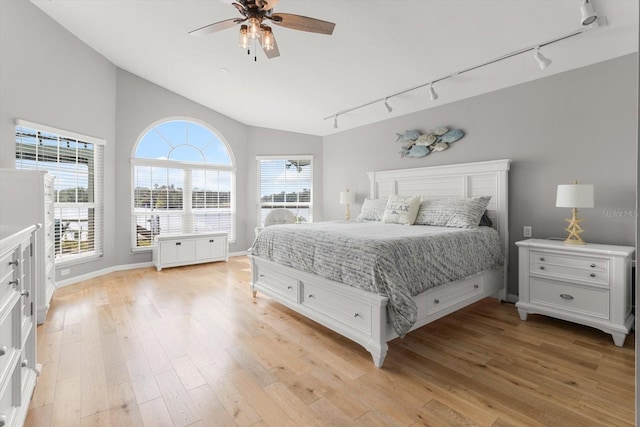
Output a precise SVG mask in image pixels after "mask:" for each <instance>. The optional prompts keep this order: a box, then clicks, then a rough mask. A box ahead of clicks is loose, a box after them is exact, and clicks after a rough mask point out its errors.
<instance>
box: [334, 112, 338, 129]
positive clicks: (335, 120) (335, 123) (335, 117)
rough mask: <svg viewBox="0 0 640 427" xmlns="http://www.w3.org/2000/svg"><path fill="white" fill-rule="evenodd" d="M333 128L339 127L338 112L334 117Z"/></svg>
mask: <svg viewBox="0 0 640 427" xmlns="http://www.w3.org/2000/svg"><path fill="white" fill-rule="evenodd" d="M333 128H334V129H338V115H337V114H336V115H335V116H334V117H333Z"/></svg>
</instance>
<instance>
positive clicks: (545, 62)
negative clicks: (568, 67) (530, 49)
mask: <svg viewBox="0 0 640 427" xmlns="http://www.w3.org/2000/svg"><path fill="white" fill-rule="evenodd" d="M533 57H534V58H535V60H536V61H538V65H539V66H540V69H541V70H544V69H545V68H547V67H548V66H549V65H551V60H550V59H549V58H545V56H544V55H543V54H542V52H540V46H538V47H536V54H535V55H533Z"/></svg>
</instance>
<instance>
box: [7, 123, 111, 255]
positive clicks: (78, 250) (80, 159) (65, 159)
mask: <svg viewBox="0 0 640 427" xmlns="http://www.w3.org/2000/svg"><path fill="white" fill-rule="evenodd" d="M104 144H105V141H103V140H101V139H98V138H93V137H90V136H84V135H80V134H77V133H73V132H68V131H63V130H59V129H55V128H51V127H48V126H43V125H38V124H35V123H30V122H26V121H22V120H19V121H17V122H16V169H38V170H46V171H48V172H49V173H50V174H51V175H52V176H54V177H55V179H54V190H55V201H54V216H55V256H56V264H60V263H64V262H67V261H69V262H71V261H74V260H79V259H86V258H91V257H96V256H101V255H102V250H103V243H102V242H103V212H104V208H103V199H104V197H103V191H104V189H103V172H102V171H103V164H104Z"/></svg>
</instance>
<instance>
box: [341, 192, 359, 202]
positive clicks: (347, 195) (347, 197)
mask: <svg viewBox="0 0 640 427" xmlns="http://www.w3.org/2000/svg"><path fill="white" fill-rule="evenodd" d="M355 201H356V193H352V192H351V191H349V190H347V191H341V192H340V204H341V205H350V204H352V203H353V202H355Z"/></svg>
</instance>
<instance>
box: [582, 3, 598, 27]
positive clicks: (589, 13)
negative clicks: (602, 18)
mask: <svg viewBox="0 0 640 427" xmlns="http://www.w3.org/2000/svg"><path fill="white" fill-rule="evenodd" d="M580 15H582V17H581V19H580V23H581V24H582V25H585V26H586V25H591V24H593V23H594V22H595V21H596V20H597V19H598V14H597V13H596V11H595V10H593V5H592V4H591V1H590V0H582V5H581V6H580Z"/></svg>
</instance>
